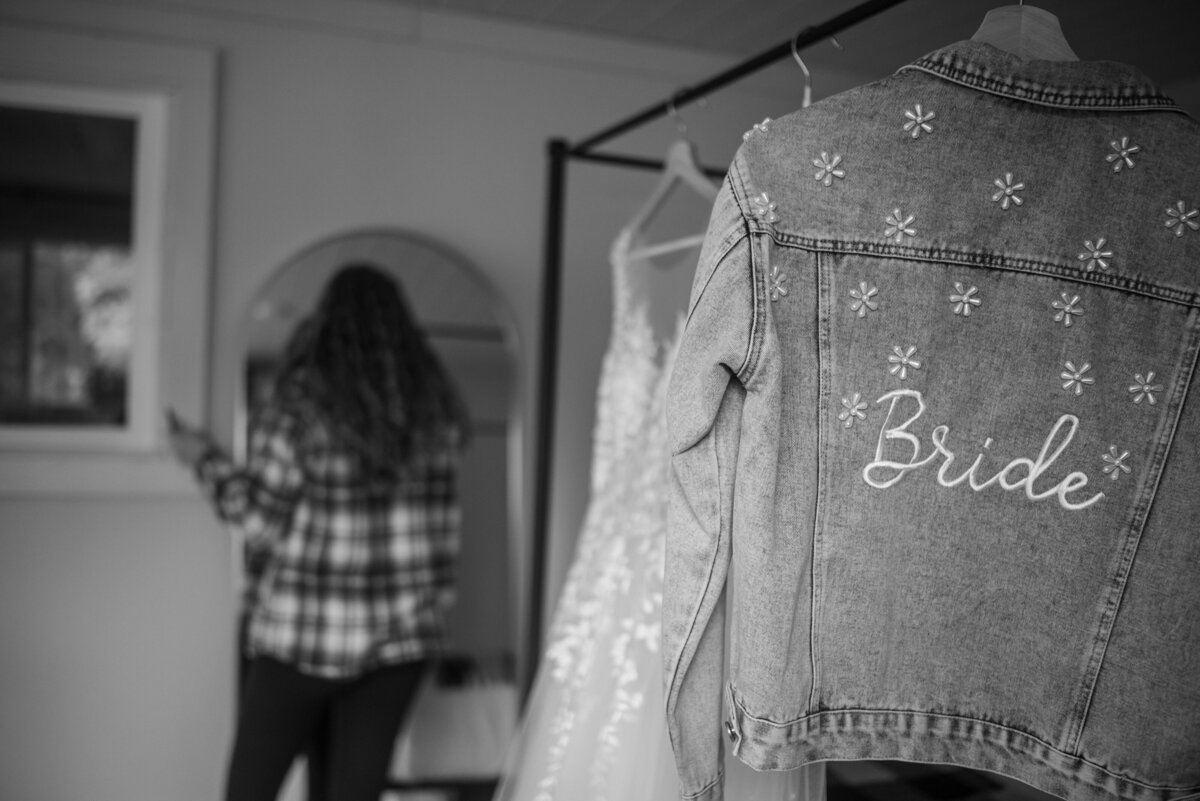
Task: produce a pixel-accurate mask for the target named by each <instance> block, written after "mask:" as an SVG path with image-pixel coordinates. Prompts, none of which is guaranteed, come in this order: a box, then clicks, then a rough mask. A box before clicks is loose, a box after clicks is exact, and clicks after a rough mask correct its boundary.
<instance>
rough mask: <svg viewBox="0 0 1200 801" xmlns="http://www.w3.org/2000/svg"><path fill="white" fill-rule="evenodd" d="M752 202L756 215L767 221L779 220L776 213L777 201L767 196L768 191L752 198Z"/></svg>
mask: <svg viewBox="0 0 1200 801" xmlns="http://www.w3.org/2000/svg"><path fill="white" fill-rule="evenodd" d="M750 202H751V204H753V205H754V216H755V217H757V218H758V219H760V220H762V221H763V222H767V223H773V222H776V221H778V220H779V216H778V215H777V214H776V213H775V209H776V204H775V201H773V200H771V198H769V197H767V193H766V192H763V193H761V194H759V195H757V196H755V197H752V198H750Z"/></svg>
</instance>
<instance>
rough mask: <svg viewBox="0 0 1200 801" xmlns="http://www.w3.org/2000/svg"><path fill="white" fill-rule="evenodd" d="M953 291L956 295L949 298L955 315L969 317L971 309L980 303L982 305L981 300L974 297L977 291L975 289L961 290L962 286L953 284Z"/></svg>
mask: <svg viewBox="0 0 1200 801" xmlns="http://www.w3.org/2000/svg"><path fill="white" fill-rule="evenodd" d="M954 291H955V292H956V293H957V294H954V295H951V296H950V302H951V303H953V304H954V313H955V314H961V315H962V316H963V317H970V316H971V307H972V306H978V305H980V304H981V303H983V301H982V300H980V299H979V298H977V297H975V293H976V292H978V291H979V290H978V289H976V288H975V287H971V288H970V289H963V285H962V284H960V283H955V284H954Z"/></svg>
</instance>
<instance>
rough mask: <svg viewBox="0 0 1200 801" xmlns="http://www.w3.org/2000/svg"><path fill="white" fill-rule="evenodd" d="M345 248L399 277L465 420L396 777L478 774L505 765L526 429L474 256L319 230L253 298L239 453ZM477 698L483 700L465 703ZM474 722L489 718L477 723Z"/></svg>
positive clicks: (409, 238)
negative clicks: (434, 658) (440, 609)
mask: <svg viewBox="0 0 1200 801" xmlns="http://www.w3.org/2000/svg"><path fill="white" fill-rule="evenodd" d="M348 262H368V263H371V264H373V265H375V266H377V267H379V268H381V269H384V270H386V271H388V272H390V273H391V274H392V275H393V276H395V277H396V278H397V279H398V280H399V282H400V285H401V287H402V288H403V290H404V293H405V294H406V295H407V296H408V299H409V304H410V306H411V308H412V310H413V312H414V314H415V315H416V317H417V319H418V322H419V324H420V326H421V328H422V330H423V332H424V334H425V336H427V337H428V339H429V342H430V343H431V344H432V346H433V348H434V350H435V351H436V352H437V354H438V355H439V356H440V357H441V359H442V362H443V364H444V365H445V366H446V368H447V369H448V371H449V372H450V374H451V376H452V378H453V379H454V381H455V382H456V384H457V386H458V388H459V391H460V393H461V394H462V396H463V398H464V400H465V402H466V405H467V407H468V411H469V414H470V418H471V425H472V434H471V440H470V444H469V445H468V447H467V450H466V452H465V454H464V458H463V465H462V470H461V473H460V477H459V478H460V483H459V491H460V496H461V501H462V515H463V520H462V552H461V557H460V562H459V572H458V587H457V600H456V602H455V605H454V607H453V609H452V611H451V613H450V616H449V620H448V629H449V631H448V653H447V658H446V659H445V660H443V661H442V662H441V663H440V664H439V665H438V666H437V669H435V670H433V671H431V672H430V676H429V677H427V679H426V682H425V685H424V686H423V687H422V690H421V691H420V693H419V695H418V698H417V700H416V701H415V706H414V709H413V711H412V714H411V715H410V719H409V724H408V726H407V727H406V729H411V728H418V727H419V728H420V729H422V730H423V731H422V735H421V737H419V738H417V737H413V738H411V739H412V742H411V743H407V744H406V743H405V742H403V741H404V739H405V737H406V735H405V734H404V733H403V732H402V734H401V741H402V742H401V743H399V744H398V748H397V755H396V759H395V760H394V764H393V771H392V772H393V776H394V778H395V780H396V781H397V782H398V783H399V784H401V785H403V784H404V783H405V782H410V783H418V784H421V783H428V782H430V781H435V782H436V781H437V780H439V779H446V778H454V779H470V778H471V777H476V779H477V780H479V781H486V779H487V777H488V776H495V775H498V773H499V769H500V764H499V761H500V760H502V758H503V755H504V749H505V747H506V746H507V743H508V740H509V738H510V737H511V735H512V730H511V727H512V726H515V717H516V705H517V697H518V691H517V688H519V687H520V686H521V681H520V680H521V677H519V676H517V675H515V673H516V664H517V654H518V653H519V639H518V638H519V636H520V634H519V628H520V627H519V625H518V622H517V621H519V619H520V615H521V613H522V609H521V608H520V607H522V606H523V605H524V601H523V599H522V596H521V595H520V594H519V589H520V588H519V587H518V582H515V581H514V580H513V576H514V569H515V568H517V567H518V565H517V563H516V554H518V553H520V549H519V548H517V547H516V541H515V536H516V532H519V531H520V530H521V521H522V517H523V515H522V510H521V509H520V498H521V492H520V486H519V483H520V476H521V473H522V453H521V450H522V438H521V436H520V405H519V404H518V403H517V401H516V393H517V388H518V387H519V386H520V382H519V381H518V376H517V363H516V353H517V347H516V342H515V327H514V325H513V322H512V319H511V316H510V314H509V312H508V309H507V308H506V307H505V306H504V304H503V303H502V301H501V300H500V299H499V297H498V296H497V295H496V293H495V292H494V291H493V290H492V289H491V288H490V287H489V286H488V285H487V284H486V282H485V281H484V280H483V279H482V277H481V276H480V274H479V272H478V271H477V270H476V269H475V268H474V267H473V266H472V265H470V264H469V263H467V262H466V261H465V260H464V259H463V258H462V257H460V256H459V255H458V254H456V253H455V252H454V251H453V250H451V249H450V248H448V247H445V246H443V245H441V244H438V243H436V242H434V241H431V240H430V239H428V238H426V237H423V236H419V235H415V234H413V233H410V232H406V231H400V230H380V229H371V230H361V231H352V232H349V233H345V234H341V235H337V236H334V237H331V238H328V239H324V240H322V241H319V242H317V243H316V244H314V245H312V246H311V247H308V248H306V249H304V250H303V251H301V252H300V253H298V254H297V255H295V256H294V257H292V258H291V259H289V260H288V261H287V262H286V263H284V264H283V265H282V266H280V267H279V269H277V270H276V271H275V272H274V273H273V274H272V275H271V276H270V278H269V279H268V280H267V282H266V283H265V285H264V286H263V287H262V288H261V289H260V291H259V292H258V293H257V295H256V296H255V298H254V299H253V300H252V302H251V303H250V305H249V307H248V319H247V320H246V328H245V331H246V334H245V360H244V373H243V384H242V387H241V391H240V392H239V395H240V400H241V402H240V404H239V405H240V409H239V414H238V415H237V428H238V430H237V432H236V436H235V443H236V447H237V450H238V451H239V453H244V440H245V434H246V423H247V417H248V409H249V408H251V407H252V405H253V404H254V403H255V402H256V401H257V400H259V399H261V397H262V394H263V393H266V392H269V391H270V387H271V382H272V378H273V375H274V370H275V367H276V364H277V362H278V360H279V358H280V355H281V353H282V351H283V348H284V346H285V344H286V342H287V340H288V337H289V336H290V334H291V333H292V330H293V328H294V327H295V326H296V324H297V323H299V322H300V321H301V320H302V319H303V318H304V317H305V316H307V315H308V314H309V312H310V311H311V310H312V309H313V308H314V307H315V305H316V303H317V300H318V297H319V295H320V293H321V290H322V289H323V287H324V286H325V283H326V282H327V281H328V279H329V278H330V277H331V276H332V275H333V273H334V272H336V271H337V270H338V269H339V268H340V267H342V266H344V265H345V264H347V263H348ZM476 702H477V703H478V704H486V705H488V708H487V709H478V708H476V707H473V706H472V704H475V703H476ZM426 718H428V720H426ZM481 722H482V723H486V726H485V728H489V729H490V731H485V732H481V731H480V724H481ZM459 729H462V730H459ZM414 749H419V750H420V751H421V753H419V754H418V753H414V752H413V750H414ZM448 749H452V752H451V753H447V750H448ZM427 752H428V753H427Z"/></svg>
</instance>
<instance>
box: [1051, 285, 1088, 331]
mask: <svg viewBox="0 0 1200 801" xmlns="http://www.w3.org/2000/svg"><path fill="white" fill-rule="evenodd" d="M1059 297H1060V298H1062V300H1056V301H1054V302H1053V303H1051V304H1050V305H1051V306H1052V307H1054V308H1055V309H1058V312H1057V313H1056V314H1055V315H1054V322H1056V323H1062V324H1063V326H1065V327H1066V328H1070V327H1071V321H1072V318H1074V317H1077V316H1079V315H1081V314H1083V309H1081V308H1080V307H1079V306H1076V305H1075V304H1076V303H1078V302H1079V296H1078V295H1072V296H1071V297H1067V293H1066V292H1063V293H1062V294H1061V295H1059Z"/></svg>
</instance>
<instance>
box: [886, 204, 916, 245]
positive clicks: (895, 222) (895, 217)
mask: <svg viewBox="0 0 1200 801" xmlns="http://www.w3.org/2000/svg"><path fill="white" fill-rule="evenodd" d="M914 219H916V218H915V217H914V216H913V215H912V214H910V215H908V216H907V217H905V216H904V213H903V212H902V211H900V209H893V210H892V213H891V214H889V215H888V217H887V219H886V220H884V222H885V223H887V226H888V227H887V228H886V229H885V230H884V232H883V235H884V236H885V237H887V238H888V239H895V240H896V241H897V242H903V241H904V237H905V236H916V235H917V231H916V229H915V228H912V227H910V226H911V225H912V221H913V220H914Z"/></svg>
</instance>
